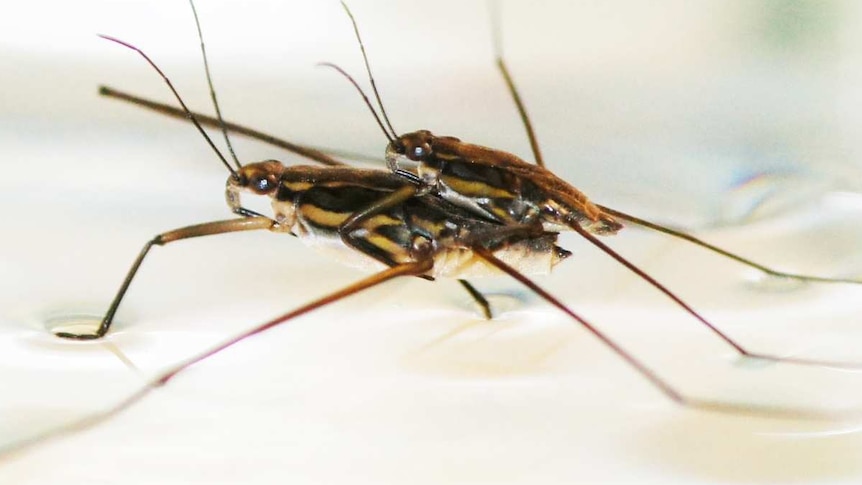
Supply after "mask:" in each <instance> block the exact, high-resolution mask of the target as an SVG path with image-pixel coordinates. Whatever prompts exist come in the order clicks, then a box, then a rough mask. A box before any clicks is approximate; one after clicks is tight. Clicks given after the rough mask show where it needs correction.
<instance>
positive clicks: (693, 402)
mask: <svg viewBox="0 0 862 485" xmlns="http://www.w3.org/2000/svg"><path fill="white" fill-rule="evenodd" d="M473 251H474V253H475V254H476V255H477V256H479V257H481V258H482V259H484V260H485V261H487V262H488V263H489V264H491V265H493V266H494V267H496V268H497V269H499V270H501V271H503V272H504V273H506V274H508V275H509V276H511V277H512V278H514V279H516V280H518V281H519V282H520V283H521V284H523V285H524V286H526V287H527V288H529V289H530V290H532V291H533V292H535V293H536V294H537V295H539V296H540V297H542V298H543V299H544V300H545V301H547V302H548V303H550V304H551V305H553V306H555V307H557V308H558V309H560V310H561V311H563V313H565V314H566V315H568V316H570V317H572V318H573V319H574V320H576V321H577V322H578V323H580V324H581V326H583V327H584V328H585V329H586V330H587V331H588V332H590V333H591V334H593V336H595V337H596V338H598V339H599V340H601V341H602V343H604V344H605V345H606V346H607V347H609V348H610V349H611V350H612V351H613V352H614V353H615V354H617V355H618V356H619V357H620V358H622V359H623V360H625V361H626V362H627V363H628V364H629V365H631V366H632V367H634V368H635V370H636V371H638V373H640V374H641V375H642V376H643V377H644V378H646V379H647V380H648V381H650V382H651V383H652V384H653V385H654V386H655V387H656V388H658V389H659V390H660V391H661V392H662V393H663V394H664V395H665V396H667V397H668V398H670V399H671V400H672V401H674V402H676V403H679V404H681V405H683V406H688V407H691V408H697V409H703V410H709V411H719V412H726V413H744V414H754V415H766V416H779V415H780V416H790V417H818V416H821V415H824V414H825V413H822V412H817V411H813V410H812V411H802V410H798V409H792V408H784V407H778V406H761V405H749V404H741V403H725V402H718V401H704V400H697V399H691V398H688V397H686V396H684V395H682V393H680V392H679V391H677V390H676V389H674V388H673V386H671V385H670V384H669V383H668V382H666V381H665V380H664V379H662V378H661V377H659V375H658V374H656V373H655V372H654V371H653V370H652V369H650V368H649V367H647V366H646V365H645V364H644V363H642V362H641V361H639V360H638V359H636V358H635V357H634V356H633V355H632V354H630V353H629V352H628V351H626V350H625V349H624V348H622V347H621V346H620V345H619V344H617V343H616V342H614V341H613V340H611V338H610V337H608V336H607V335H605V334H604V333H602V331H601V330H599V329H597V328H596V327H594V326H593V325H592V324H591V323H590V322H588V321H587V320H585V319H584V318H583V317H581V316H580V315H578V314H577V313H575V312H573V311H572V310H570V309H569V308H568V307H566V306H565V305H564V304H563V303H562V302H561V301H560V300H558V299H557V298H555V297H554V296H552V295H551V294H550V293H548V292H547V291H545V290H544V289H542V288H541V287H540V286H539V285H537V284H536V283H534V282H533V281H532V280H530V279H529V278H527V277H526V276H524V275H523V274H521V272H519V271H518V270H516V269H514V268H512V267H511V266H509V265H508V264H506V263H504V262H503V261H501V260H499V259H498V258H497V257H496V256H494V255H493V254H492V253H491V251H489V250H487V249H485V248H483V247H481V246H479V247H475V248H473ZM830 415H831V414H830Z"/></svg>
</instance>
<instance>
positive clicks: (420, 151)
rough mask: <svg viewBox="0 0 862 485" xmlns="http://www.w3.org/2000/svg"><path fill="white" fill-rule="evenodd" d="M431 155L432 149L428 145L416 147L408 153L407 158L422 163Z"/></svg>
mask: <svg viewBox="0 0 862 485" xmlns="http://www.w3.org/2000/svg"><path fill="white" fill-rule="evenodd" d="M430 154H431V147H430V146H429V145H428V144H427V143H423V144H421V145H416V146H414V147H412V148H411V149H410V151H408V152H407V158H409V159H410V160H413V161H417V162H419V161H422V160H424V159H425V158H426V157H427V156H428V155H430Z"/></svg>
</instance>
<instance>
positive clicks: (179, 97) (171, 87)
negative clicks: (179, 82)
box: [98, 34, 237, 177]
mask: <svg viewBox="0 0 862 485" xmlns="http://www.w3.org/2000/svg"><path fill="white" fill-rule="evenodd" d="M98 35H99V37H101V38H103V39H105V40H109V41H111V42H114V43H117V44H120V45H121V46H123V47H126V48H128V49H132V50H133V51H135V52H137V53H138V54H140V55H141V57H143V58H144V60H145V61H147V62H148V63H149V64H150V66H152V67H153V69H155V70H156V72H157V73H159V76H161V77H162V79H163V80H164V81H165V83H166V84H167V85H168V87H169V88H170V89H171V92H172V93H174V97H175V98H177V101H179V103H180V106H182V107H183V111H185V112H186V116H187V117H188V119H189V120H191V122H192V124H194V125H195V128H197V129H198V132H200V134H201V135H203V137H204V139H205V140H206V141H207V143H208V144H209V146H210V148H212V149H213V151H214V152H215V153H216V155H218V158H219V160H221V163H223V164H224V166H225V167H226V168H227V169H228V171H229V172H230V173H231V175H232V176H234V177H236V176H237V174H236V170H234V169H233V167H231V166H230V164H229V163H228V161H227V159H226V158H225V157H224V155H222V154H221V152H220V151H219V149H218V148H217V147H216V146H215V143H213V141H212V139H211V138H210V137H209V135H207V132H206V131H204V129H203V127H201V124H200V123H198V120H197V119H196V118H195V115H193V114H192V112H191V111H190V110H189V107H188V106H186V103H185V102H184V101H183V98H182V97H181V96H180V93H178V92H177V90H176V89H175V88H174V84H173V83H172V82H171V80H170V79H168V77H167V76H166V75H165V73H163V72H162V70H161V69H159V66H157V65H156V63H155V62H153V60H152V59H150V57H149V56H148V55H146V54H145V53H144V51H142V50H141V49H138V48H137V47H135V46H133V45H132V44H129V43H127V42H123V41H122V40H120V39H117V38H114V37H111V36H109V35H103V34H98Z"/></svg>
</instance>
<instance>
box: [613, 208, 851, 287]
mask: <svg viewBox="0 0 862 485" xmlns="http://www.w3.org/2000/svg"><path fill="white" fill-rule="evenodd" d="M597 206H598V208H599V209H601V210H602V212H606V213H608V214H610V215H612V216H614V217H618V218H620V219H623V220H625V221H629V222H631V223H632V224H636V225H638V226H643V227H646V228H647V229H652V230H654V231H657V232H661V233H663V234H667V235H669V236H673V237H676V238H679V239H682V240H684V241H688V242H690V243H692V244H694V245H696V246H700V247H702V248H704V249H707V250H709V251H712V252H714V253H718V254H720V255H722V256H724V257H726V258H729V259H732V260H734V261H736V262H738V263H742V264H744V265H746V266H749V267H751V268H755V269H758V270H760V271H763V272H764V273H766V274H769V275H772V276H778V277H780V278H790V279H794V280H800V281H811V282H817V283H850V284H857V285H858V284H862V280H858V279H852V278H826V277H822V276H809V275H802V274H796V273H786V272H784V271H778V270H774V269H772V268H768V267H766V266H764V265H762V264H760V263H756V262H754V261H752V260H750V259H747V258H744V257H742V256H739V255H738V254H734V253H731V252H730V251H727V250H725V249H722V248H720V247H718V246H713V245H712V244H710V243H708V242H706V241H704V240H702V239H698V238H696V237H694V236H692V235H691V234H687V233H684V232H682V231H677V230H675V229H671V228H669V227H666V226H662V225H659V224H656V223H654V222H650V221H647V220H644V219H641V218H639V217H635V216H633V215H631V214H626V213H625V212H620V211H618V210H615V209H611V208H610V207H605V206H602V205H598V204H597Z"/></svg>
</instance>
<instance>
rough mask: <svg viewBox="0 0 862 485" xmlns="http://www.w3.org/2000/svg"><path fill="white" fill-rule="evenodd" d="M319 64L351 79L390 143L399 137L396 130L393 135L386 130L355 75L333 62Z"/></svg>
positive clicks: (351, 82)
mask: <svg viewBox="0 0 862 485" xmlns="http://www.w3.org/2000/svg"><path fill="white" fill-rule="evenodd" d="M317 65H318V66H324V67H331V68H333V69H335V70H336V71H338V73H339V74H341V75H342V76H344V77H346V78H347V80H348V81H350V84H352V85H353V87H354V88H356V90H357V91H359V94H360V95H361V96H362V99H363V100H364V101H365V106H368V109H369V110H370V111H371V114H372V115H374V119H375V120H377V126H379V127H380V129H381V130H383V134H384V135H385V136H386V139H387V140H389V142H390V143H391V142H393V141H395V137H397V136H398V135H397V134H395V133H394V132H393V134H392V135H390V134H389V132H388V131H386V127H385V126H383V122H382V121H380V116H379V115H378V114H377V110H375V109H374V105H373V104H371V100H370V99H368V96H367V95H366V94H365V91H363V90H362V88H361V87H359V83H357V82H356V79H353V77H352V76H351V75H350V74H347V72H346V71H345V70H344V69H342V68H341V67H339V66H337V65H335V64H333V63H331V62H319V63H318V64H317ZM383 116H384V119H385V117H386V113H385V112H384V113H383ZM388 121H389V120H387V123H388Z"/></svg>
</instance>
